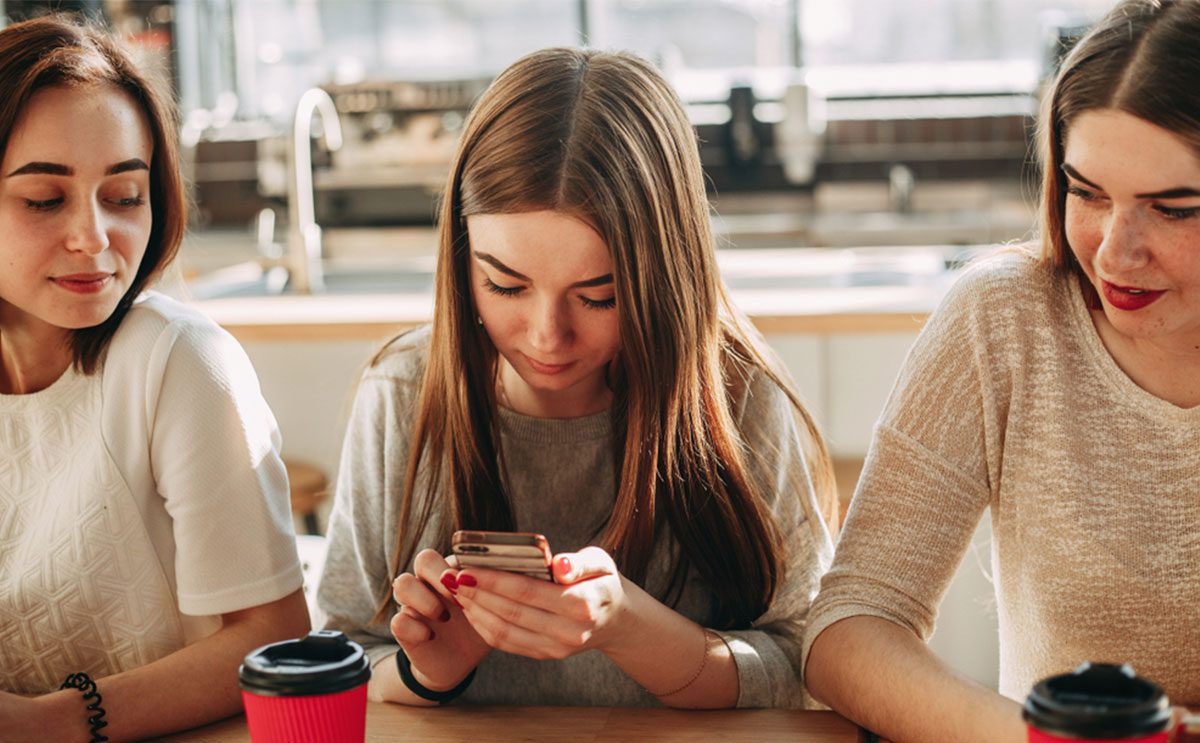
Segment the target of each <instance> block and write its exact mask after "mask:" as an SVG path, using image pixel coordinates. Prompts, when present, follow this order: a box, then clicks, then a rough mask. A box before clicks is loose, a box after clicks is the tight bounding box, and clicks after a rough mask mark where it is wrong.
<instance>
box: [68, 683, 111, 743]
mask: <svg viewBox="0 0 1200 743" xmlns="http://www.w3.org/2000/svg"><path fill="white" fill-rule="evenodd" d="M58 688H59V689H79V691H80V693H82V694H83V701H85V702H89V704H88V705H87V711H88V712H91V713H93V714H91V715H88V718H87V721H88V725H89V726H91V733H92V739H91V740H90V741H88V743H104V742H105V741H107V740H108V736H107V735H101V734H100V730H101V729H103V728H105V727H107V726H108V721H106V720H105V719H104V715H105V712H104V708H103V707H101V706H100V702H102V701H103V699H102V698H101V697H100V692H99V691H97V690H96V682H95V681H92V677H91V676H89V675H87V674H86V673H72V674H71V675H70V676H67V678H66V679H65V680H64V681H63V682H62V686H59V687H58Z"/></svg>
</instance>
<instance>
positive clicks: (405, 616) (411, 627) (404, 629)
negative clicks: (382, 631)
mask: <svg viewBox="0 0 1200 743" xmlns="http://www.w3.org/2000/svg"><path fill="white" fill-rule="evenodd" d="M390 629H391V630H392V637H395V638H396V642H398V643H400V644H401V645H402V646H403V647H406V648H412V647H416V646H417V645H423V644H424V643H426V642H429V641H430V640H433V639H435V638H436V637H437V633H436V632H435V631H434V630H433V628H431V627H430V626H429V625H427V624H426V623H425V622H424V620H423V618H422V617H421V616H419V615H418V614H417V613H416V612H412V611H410V610H408V609H407V608H405V609H401V610H400V611H399V612H397V613H396V615H395V616H394V617H392V621H391V625H390Z"/></svg>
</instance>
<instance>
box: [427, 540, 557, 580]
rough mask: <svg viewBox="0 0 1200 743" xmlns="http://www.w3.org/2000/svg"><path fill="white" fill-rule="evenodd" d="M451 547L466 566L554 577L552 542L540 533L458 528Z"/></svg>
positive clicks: (538, 576)
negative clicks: (552, 571)
mask: <svg viewBox="0 0 1200 743" xmlns="http://www.w3.org/2000/svg"><path fill="white" fill-rule="evenodd" d="M450 551H451V552H453V553H454V556H455V558H456V559H457V560H458V564H459V567H463V568H491V569H492V570H507V571H508V572H510V573H519V574H521V575H528V576H530V577H532V578H539V579H541V580H548V581H552V580H554V578H553V575H552V573H551V572H550V559H551V552H550V543H549V542H547V541H546V538H545V537H544V536H542V535H541V534H534V533H532V532H513V531H456V532H454V536H453V537H452V538H451V540H450Z"/></svg>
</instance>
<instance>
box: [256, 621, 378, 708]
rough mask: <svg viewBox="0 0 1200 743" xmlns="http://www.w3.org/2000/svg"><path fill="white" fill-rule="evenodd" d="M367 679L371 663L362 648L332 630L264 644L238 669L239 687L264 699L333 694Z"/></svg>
mask: <svg viewBox="0 0 1200 743" xmlns="http://www.w3.org/2000/svg"><path fill="white" fill-rule="evenodd" d="M370 678H371V664H370V662H369V661H368V660H367V654H366V653H364V652H363V649H362V646H361V645H359V644H358V643H357V642H354V641H353V640H349V639H347V638H346V636H345V635H343V634H342V633H341V632H337V631H334V630H317V631H315V632H309V633H308V636H307V637H301V638H300V639H298V640H284V641H283V642H275V643H271V644H270V645H263V646H262V647H261V648H258V649H257V650H254V651H252V652H251V653H250V654H249V655H247V656H246V658H245V659H244V660H243V661H242V665H241V666H240V667H239V668H238V680H239V681H240V686H241V687H242V688H243V689H245V690H246V691H249V692H252V693H254V694H259V695H261V696H267V697H298V696H312V695H317V694H334V693H336V692H339V691H346V690H347V689H353V688H354V687H356V686H358V685H359V684H365V683H366V682H367V681H369V680H370Z"/></svg>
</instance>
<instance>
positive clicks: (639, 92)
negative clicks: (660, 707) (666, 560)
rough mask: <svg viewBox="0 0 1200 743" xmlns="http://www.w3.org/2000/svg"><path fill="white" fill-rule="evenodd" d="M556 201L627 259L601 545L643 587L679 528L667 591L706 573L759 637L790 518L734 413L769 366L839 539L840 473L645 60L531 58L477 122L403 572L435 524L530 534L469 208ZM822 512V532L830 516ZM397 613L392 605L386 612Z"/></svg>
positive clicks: (672, 104)
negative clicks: (739, 284) (738, 268)
mask: <svg viewBox="0 0 1200 743" xmlns="http://www.w3.org/2000/svg"><path fill="white" fill-rule="evenodd" d="M544 209H547V210H556V211H559V212H562V213H566V214H569V215H571V216H574V217H577V218H578V219H581V220H583V221H584V222H586V223H587V224H589V225H590V226H592V227H593V228H594V229H595V230H596V231H597V232H598V233H599V234H600V236H601V237H602V238H603V239H604V241H605V243H606V244H607V246H608V248H609V251H610V253H611V255H612V261H613V277H614V288H615V292H616V298H617V312H618V313H619V325H620V335H621V352H620V354H619V360H618V362H617V363H616V364H615V365H614V366H615V368H614V371H613V373H612V374H610V379H609V383H610V386H611V387H612V389H613V392H614V405H613V409H612V415H613V418H614V431H615V435H616V436H617V440H616V441H614V444H613V445H614V455H615V457H614V458H615V461H616V467H617V474H618V478H617V481H618V486H617V490H618V492H617V494H616V502H615V504H614V507H613V513H612V516H611V517H610V519H609V521H608V523H607V524H606V525H604V527H603V528H602V531H601V532H600V533H599V534H598V542H599V544H600V545H601V546H602V547H604V548H605V549H607V550H608V551H609V552H610V553H611V554H612V555H613V557H614V559H615V560H616V563H617V565H618V566H620V568H621V570H622V571H623V573H624V574H625V575H627V576H628V577H629V578H630V579H631V580H634V581H635V582H638V583H642V582H643V581H644V579H645V574H646V569H647V565H648V562H649V559H650V555H651V550H652V548H653V545H654V540H655V537H656V535H657V534H658V533H659V529H660V527H663V526H668V527H669V529H670V534H671V535H672V536H673V537H674V538H675V540H677V542H678V544H679V546H680V547H681V550H680V554H678V555H677V560H676V563H675V565H674V570H673V572H672V576H673V579H672V582H671V586H670V587H668V589H667V593H668V594H672V593H673V594H674V595H675V596H677V595H678V594H677V593H674V592H677V591H678V590H680V589H681V588H682V583H683V578H684V575H685V573H686V572H687V570H688V568H689V566H694V568H695V569H696V570H697V572H698V573H699V575H700V576H701V577H702V578H703V579H704V580H705V581H706V582H707V583H708V584H709V585H710V586H711V587H712V590H713V592H714V594H715V596H716V621H717V622H718V623H719V625H721V626H728V627H735V626H736V627H745V626H748V625H749V624H750V622H751V621H752V620H754V619H755V618H756V617H758V616H759V615H760V614H761V613H762V612H763V611H764V610H765V608H766V607H767V605H768V604H769V603H770V601H771V599H772V597H773V595H774V591H775V588H776V585H777V582H778V580H779V579H780V577H781V576H782V574H783V571H784V569H785V567H786V566H785V565H783V564H782V561H783V552H782V546H781V545H782V541H781V537H780V532H779V528H780V527H779V525H778V524H776V523H775V521H774V519H773V517H772V515H771V513H770V510H769V508H768V506H767V503H766V500H765V498H764V497H763V496H764V495H765V494H764V493H760V492H759V490H758V487H757V485H756V484H755V483H754V482H752V480H751V477H750V475H749V469H748V465H747V461H748V460H749V459H751V458H752V457H754V456H756V455H757V453H756V452H750V451H747V447H746V443H745V441H744V440H743V439H742V437H741V434H740V432H739V431H738V428H737V425H736V424H735V420H736V417H737V414H738V413H739V412H740V411H737V410H733V409H732V408H733V403H732V402H731V401H732V400H734V399H738V398H737V392H738V390H739V389H742V388H743V387H742V386H743V385H744V380H745V378H746V375H747V373H748V372H749V371H750V370H752V369H757V370H759V371H761V372H762V373H765V374H766V375H767V376H768V377H769V378H770V379H772V380H774V381H775V383H776V384H778V385H779V386H780V388H781V389H783V390H784V391H785V392H786V393H787V395H788V397H789V398H790V399H791V402H792V404H793V405H794V409H795V413H796V415H797V417H798V419H799V421H800V430H801V435H802V436H803V437H804V445H805V453H806V455H807V458H808V464H809V465H810V467H811V470H812V472H811V475H812V477H811V481H812V483H813V485H810V483H809V481H808V480H807V479H805V480H803V481H800V482H793V483H790V489H791V492H788V493H785V494H784V497H796V498H800V499H802V500H803V501H804V502H805V503H806V504H807V502H808V497H807V496H808V492H809V490H808V489H809V488H810V487H814V486H815V488H816V491H817V493H818V494H819V495H820V496H821V497H822V501H821V502H822V504H823V505H824V509H822V510H825V511H826V513H825V514H824V518H825V519H826V520H827V521H828V522H829V523H830V524H831V526H832V527H834V528H836V519H837V506H836V494H835V491H834V488H833V475H832V468H831V466H830V462H829V457H828V454H827V452H826V450H825V447H824V443H823V442H822V439H821V436H820V434H819V433H818V431H817V428H816V425H815V424H814V422H813V419H812V417H811V416H810V415H809V414H808V412H807V411H806V410H805V409H804V407H803V406H802V405H801V404H800V402H799V399H798V396H797V395H796V393H795V390H794V388H793V386H792V385H791V383H790V380H789V378H788V376H787V373H786V372H785V371H783V369H782V366H781V365H780V364H779V362H778V360H777V359H776V358H775V357H774V355H773V354H772V353H771V352H770V351H769V350H768V349H767V347H766V344H765V343H764V342H763V340H762V338H761V336H760V335H759V334H758V333H757V331H756V330H754V329H753V328H752V326H751V325H750V324H749V322H748V321H747V320H746V318H745V317H744V316H742V315H741V314H740V313H738V312H737V310H736V309H735V308H734V307H733V306H732V304H731V303H730V301H729V298H728V295H727V293H726V290H725V287H724V284H723V283H722V281H721V278H720V276H719V272H718V268H717V263H716V252H715V245H714V240H713V236H712V233H711V227H710V223H709V212H708V201H707V197H706V194H705V191H704V181H703V174H702V172H701V168H700V159H699V151H698V146H697V140H696V135H695V132H694V131H693V129H692V127H691V125H690V124H689V122H688V120H687V116H686V114H685V112H684V110H683V107H682V105H681V103H680V101H679V99H678V98H677V97H676V95H675V93H674V92H673V91H672V90H671V88H670V86H669V85H668V84H667V82H666V81H665V80H664V79H663V78H662V76H661V75H660V74H659V73H658V72H657V70H655V69H654V67H653V66H651V65H650V64H649V63H647V62H645V61H644V60H642V59H639V58H637V57H635V56H632V55H628V54H621V53H602V52H596V51H583V50H578V49H546V50H543V51H539V52H535V53H533V54H530V55H528V56H526V57H523V58H522V59H520V60H518V61H517V62H516V63H514V64H513V65H512V66H511V67H509V68H508V69H507V70H505V71H504V72H503V73H502V74H501V75H500V76H499V77H498V78H497V79H496V80H495V81H494V82H493V83H492V85H491V86H490V87H489V88H488V90H487V91H486V92H485V93H484V94H483V95H482V97H481V98H480V100H479V101H478V102H477V104H476V105H475V107H474V109H473V111H472V112H471V114H470V117H469V118H468V121H467V124H466V128H465V131H464V133H463V137H462V140H461V141H460V143H459V148H458V152H457V155H456V157H455V159H454V162H453V165H452V170H451V176H450V180H449V183H448V184H447V187H446V191H445V194H444V198H443V202H442V204H441V212H440V238H439V239H440V242H439V256H438V264H437V276H436V297H435V309H434V320H433V332H432V339H431V346H430V351H429V361H428V366H427V369H426V372H425V375H424V378H423V382H422V386H421V392H420V397H419V404H418V409H417V411H416V417H415V426H414V434H413V445H412V451H411V456H410V458H409V462H408V470H407V476H406V484H405V492H404V495H403V498H404V500H403V503H402V506H401V514H402V516H401V525H400V526H401V528H400V535H401V536H400V539H399V540H398V544H397V545H396V549H395V553H394V555H393V560H394V565H392V566H391V567H393V568H395V570H393V571H392V572H393V574H394V573H395V572H397V571H399V570H401V569H404V566H407V565H408V564H409V562H410V560H411V559H412V556H413V554H412V553H413V551H414V549H415V540H414V539H413V538H412V535H414V534H420V533H422V532H423V531H424V529H425V528H426V527H427V525H428V524H429V523H430V519H431V517H432V516H433V514H434V513H438V514H440V515H442V516H443V517H444V518H443V520H442V523H444V524H447V525H448V529H447V531H448V530H449V529H452V528H470V529H511V528H513V515H512V510H511V507H510V504H509V502H508V499H507V497H506V494H505V483H504V480H503V477H502V476H501V468H500V465H499V464H498V459H499V451H498V442H499V436H498V434H497V430H496V401H495V386H494V380H495V374H496V368H497V357H498V354H497V352H496V350H495V348H494V347H493V346H492V344H491V342H490V340H489V339H488V336H487V333H486V332H485V331H484V330H483V329H482V328H481V327H480V326H479V325H478V324H477V323H476V320H475V317H476V312H475V309H474V307H473V305H472V300H471V296H472V294H471V290H470V281H469V270H470V269H469V252H470V247H469V239H468V235H467V226H466V217H468V216H470V215H475V214H504V213H516V212H526V211H536V210H544ZM464 370H465V373H464ZM419 471H422V472H425V473H427V476H428V483H429V484H428V487H427V489H426V490H425V492H424V493H418V492H416V491H417V488H418V485H417V483H418V482H419V478H418V472H419ZM439 492H445V493H447V494H448V497H439V495H438V494H439ZM809 516H810V519H811V523H812V524H813V525H814V527H815V528H818V529H819V528H820V527H819V523H820V521H821V519H822V518H823V516H822V514H820V513H810V514H809ZM441 537H442V538H443V539H444V540H445V541H447V542H448V537H449V534H448V533H446V534H443V535H441ZM406 541H407V544H406ZM445 546H447V545H443V547H445ZM381 594H382V596H384V597H386V596H388V595H390V586H383V587H381ZM664 598H665V597H664ZM386 610H387V603H386V598H384V601H383V602H382V603H381V607H380V612H379V615H378V616H377V619H382V618H383V616H384V615H385V614H386Z"/></svg>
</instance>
